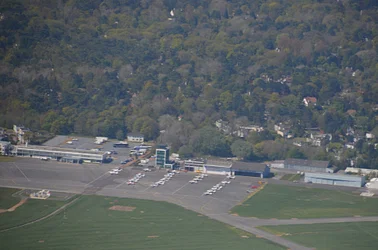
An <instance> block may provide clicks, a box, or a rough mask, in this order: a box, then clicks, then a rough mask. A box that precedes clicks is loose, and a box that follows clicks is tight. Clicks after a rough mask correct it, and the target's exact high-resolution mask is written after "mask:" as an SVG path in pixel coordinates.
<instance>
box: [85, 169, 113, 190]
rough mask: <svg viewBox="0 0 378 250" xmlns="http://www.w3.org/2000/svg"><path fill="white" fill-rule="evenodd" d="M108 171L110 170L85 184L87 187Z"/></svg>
mask: <svg viewBox="0 0 378 250" xmlns="http://www.w3.org/2000/svg"><path fill="white" fill-rule="evenodd" d="M107 173H108V171H106V172H105V173H104V174H102V175H100V176H99V177H97V178H96V179H94V180H93V181H91V182H88V183H87V184H85V187H86V186H88V185H90V184H92V183H93V182H95V181H97V180H98V179H100V178H102V177H103V176H105V175H106V174H107Z"/></svg>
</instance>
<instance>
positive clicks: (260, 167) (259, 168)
mask: <svg viewBox="0 0 378 250" xmlns="http://www.w3.org/2000/svg"><path fill="white" fill-rule="evenodd" d="M265 168H266V164H263V163H258V162H242V161H236V162H234V163H233V164H232V169H236V170H245V171H256V172H264V170H265Z"/></svg>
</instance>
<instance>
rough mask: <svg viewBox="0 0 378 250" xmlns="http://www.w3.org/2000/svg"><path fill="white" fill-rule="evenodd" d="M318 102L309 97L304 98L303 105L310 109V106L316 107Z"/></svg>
mask: <svg viewBox="0 0 378 250" xmlns="http://www.w3.org/2000/svg"><path fill="white" fill-rule="evenodd" d="M316 102H317V100H316V97H310V96H308V97H305V98H303V103H304V105H305V106H306V107H308V106H309V105H316Z"/></svg>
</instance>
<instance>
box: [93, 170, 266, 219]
mask: <svg viewBox="0 0 378 250" xmlns="http://www.w3.org/2000/svg"><path fill="white" fill-rule="evenodd" d="M139 172H142V173H144V174H145V176H144V177H142V178H141V179H140V180H139V181H138V182H137V183H135V184H134V185H129V184H128V181H129V180H130V179H131V178H133V177H134V176H135V175H136V174H137V173H139ZM166 174H167V171H166V170H157V171H153V172H143V169H142V168H141V169H140V170H137V169H130V168H129V169H125V170H123V171H121V172H120V173H119V174H118V175H110V176H103V177H102V178H100V179H99V180H97V181H96V183H95V184H94V185H101V186H102V189H101V191H99V192H98V193H99V194H104V195H114V196H121V197H133V198H142V199H157V200H166V201H169V202H172V203H176V204H179V205H181V206H184V207H187V208H190V209H192V210H195V211H201V212H203V213H227V212H228V211H229V210H230V209H231V208H232V207H233V206H235V205H236V204H237V203H239V202H241V201H242V200H243V199H244V198H245V197H246V196H247V195H248V194H249V193H248V192H247V190H248V191H249V192H253V189H251V186H252V185H258V182H259V181H260V180H261V179H259V178H251V177H245V176H238V177H236V178H235V179H232V180H230V183H229V184H223V185H224V186H223V188H222V189H221V190H219V191H217V192H216V193H213V194H212V195H204V193H205V192H206V191H207V190H208V189H210V188H212V187H213V186H214V185H216V184H218V183H221V182H222V181H224V180H225V179H226V177H225V176H221V175H208V176H207V177H204V178H203V179H202V180H200V181H198V183H193V184H191V183H190V182H189V181H191V180H192V179H193V177H195V176H197V175H198V174H195V173H191V172H187V173H185V172H180V174H175V175H174V176H173V177H172V178H171V179H170V180H168V181H166V182H165V183H164V184H163V185H158V186H157V187H152V186H151V185H153V184H154V183H156V182H157V181H159V180H161V179H162V178H163V177H164V175H166Z"/></svg>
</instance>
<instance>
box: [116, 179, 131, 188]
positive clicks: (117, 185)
mask: <svg viewBox="0 0 378 250" xmlns="http://www.w3.org/2000/svg"><path fill="white" fill-rule="evenodd" d="M128 181H129V180H128V179H127V180H125V181H124V182H122V183H120V184H118V185H117V186H116V187H115V188H114V189H117V188H119V187H120V186H122V185H123V184H125V183H126V182H128Z"/></svg>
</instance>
